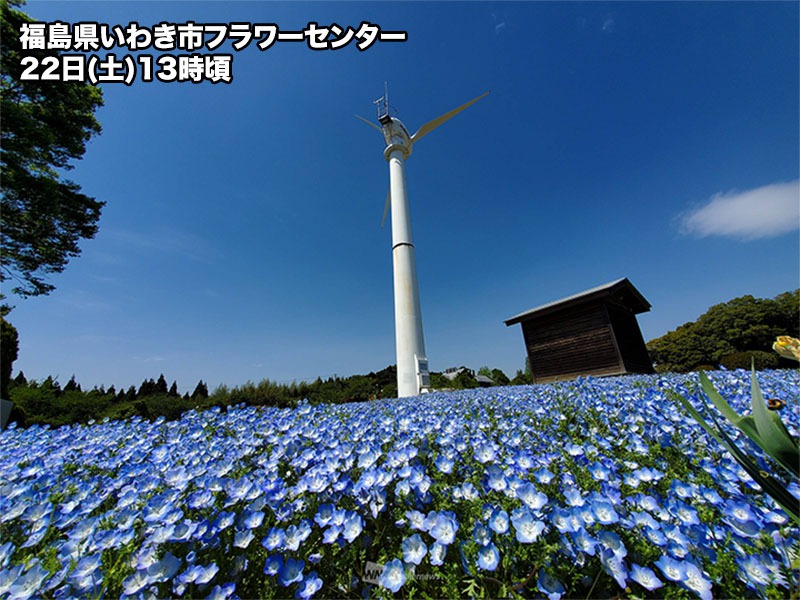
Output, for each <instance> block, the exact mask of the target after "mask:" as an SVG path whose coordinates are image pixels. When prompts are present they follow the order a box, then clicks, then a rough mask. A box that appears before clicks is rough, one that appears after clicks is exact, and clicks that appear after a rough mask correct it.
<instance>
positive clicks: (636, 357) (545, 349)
mask: <svg viewBox="0 0 800 600" xmlns="http://www.w3.org/2000/svg"><path fill="white" fill-rule="evenodd" d="M522 334H523V336H524V338H525V347H526V348H527V350H528V357H529V358H530V363H531V371H532V373H533V380H534V382H537V383H546V382H548V381H554V380H557V379H570V378H572V377H577V376H579V375H597V376H600V375H621V374H624V373H652V372H653V366H652V363H651V362H650V358H649V356H648V354H647V349H646V348H645V345H644V339H643V338H642V333H641V331H640V329H639V324H638V323H637V321H636V315H634V314H633V313H632V312H631V311H630V310H628V309H627V308H625V307H623V306H619V305H616V304H612V303H608V302H604V301H602V300H599V301H597V302H587V303H584V304H579V305H577V306H571V307H568V308H565V309H563V310H559V311H556V312H553V313H551V314H548V315H544V316H540V317H535V318H532V319H529V320H527V321H523V322H522Z"/></svg>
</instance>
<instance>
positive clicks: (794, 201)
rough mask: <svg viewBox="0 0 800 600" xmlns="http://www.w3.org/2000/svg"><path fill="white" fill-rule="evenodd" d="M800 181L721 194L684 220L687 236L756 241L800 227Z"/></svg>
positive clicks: (685, 215)
mask: <svg viewBox="0 0 800 600" xmlns="http://www.w3.org/2000/svg"><path fill="white" fill-rule="evenodd" d="M798 183H799V182H798V181H791V182H788V183H774V184H772V185H765V186H764V187H760V188H756V189H753V190H747V191H744V192H737V191H733V192H728V193H727V194H717V195H715V196H713V197H712V198H711V200H709V201H708V203H707V204H706V205H705V206H701V207H700V208H697V209H694V210H692V211H690V212H688V213H686V214H684V215H682V216H681V217H680V221H681V225H682V228H683V231H684V232H685V233H689V234H694V235H696V236H698V237H706V236H710V235H719V236H728V237H733V238H738V239H742V240H756V239H760V238H769V237H776V236H779V235H783V234H784V233H789V232H790V231H794V230H796V229H798V228H799V227H800V185H798Z"/></svg>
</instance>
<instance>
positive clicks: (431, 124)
mask: <svg viewBox="0 0 800 600" xmlns="http://www.w3.org/2000/svg"><path fill="white" fill-rule="evenodd" d="M488 95H489V92H486V93H485V94H481V95H480V96H478V97H477V98H473V99H472V100H470V101H469V102H467V103H466V104H462V105H461V106H459V107H458V108H454V109H453V110H451V111H450V112H448V113H444V114H443V115H442V116H441V117H437V118H435V119H434V120H433V121H428V122H427V123H425V125H423V126H422V127H420V128H419V129H417V131H416V133H415V134H414V135H412V136H411V143H414V142H416V141H418V140H419V139H421V138H422V137H423V136H425V135H428V134H429V133H430V132H431V131H433V130H434V129H436V128H437V127H438V126H439V125H441V124H442V123H444V122H445V121H447V120H449V119H452V118H453V117H455V116H456V115H457V114H458V113H460V112H461V111H462V110H464V109H466V108H469V107H470V106H472V105H473V104H475V103H476V102H477V101H478V100H480V99H481V98H484V97H485V96H488Z"/></svg>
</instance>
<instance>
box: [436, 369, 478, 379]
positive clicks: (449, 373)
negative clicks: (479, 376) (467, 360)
mask: <svg viewBox="0 0 800 600" xmlns="http://www.w3.org/2000/svg"><path fill="white" fill-rule="evenodd" d="M460 373H467V375H469V376H470V377H472V378H474V377H475V371H473V370H472V369H468V368H467V367H450V368H449V369H445V370H444V373H442V375H444V376H445V378H447V379H449V380H450V381H453V380H454V379H455V378H456V377H458V376H459V374H460Z"/></svg>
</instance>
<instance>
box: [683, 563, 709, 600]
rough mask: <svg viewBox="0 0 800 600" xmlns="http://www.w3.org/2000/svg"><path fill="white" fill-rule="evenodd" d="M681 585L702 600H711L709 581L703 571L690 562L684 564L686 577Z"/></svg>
mask: <svg viewBox="0 0 800 600" xmlns="http://www.w3.org/2000/svg"><path fill="white" fill-rule="evenodd" d="M682 583H683V585H684V586H686V587H687V588H688V589H690V590H692V591H693V592H694V593H695V594H697V595H698V596H700V598H702V600H711V598H712V597H713V596H712V594H711V581H710V580H709V579H708V578H707V577H706V576H705V574H704V573H703V571H701V570H700V568H698V567H697V565H694V564H692V563H690V562H687V563H686V576H685V577H684V579H683V582H682Z"/></svg>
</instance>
